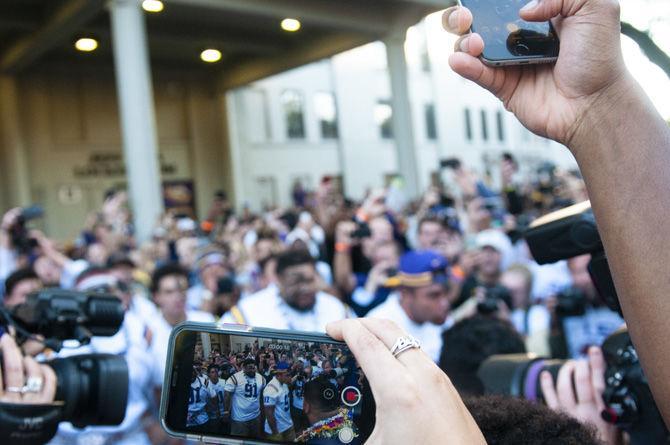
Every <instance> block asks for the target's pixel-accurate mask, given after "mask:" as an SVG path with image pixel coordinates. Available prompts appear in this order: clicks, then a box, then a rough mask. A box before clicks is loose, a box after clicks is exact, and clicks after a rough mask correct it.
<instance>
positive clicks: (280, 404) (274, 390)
mask: <svg viewBox="0 0 670 445" xmlns="http://www.w3.org/2000/svg"><path fill="white" fill-rule="evenodd" d="M263 403H264V404H265V406H274V407H275V419H276V421H277V430H278V431H279V432H280V433H283V432H284V431H286V430H287V429H289V428H291V427H292V426H293V419H291V402H290V400H289V389H288V385H286V384H284V383H280V382H279V380H277V378H276V377H275V378H274V379H272V380H271V381H270V383H268V386H266V387H265V391H263ZM265 432H266V433H268V434H272V430H271V429H270V424H269V423H268V421H267V420H265Z"/></svg>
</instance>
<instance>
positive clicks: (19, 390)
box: [5, 386, 23, 394]
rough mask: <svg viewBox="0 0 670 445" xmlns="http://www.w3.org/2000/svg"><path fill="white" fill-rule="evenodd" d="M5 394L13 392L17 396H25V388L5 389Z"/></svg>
mask: <svg viewBox="0 0 670 445" xmlns="http://www.w3.org/2000/svg"><path fill="white" fill-rule="evenodd" d="M5 392H13V393H16V394H23V388H19V387H18V386H8V387H7V388H5Z"/></svg>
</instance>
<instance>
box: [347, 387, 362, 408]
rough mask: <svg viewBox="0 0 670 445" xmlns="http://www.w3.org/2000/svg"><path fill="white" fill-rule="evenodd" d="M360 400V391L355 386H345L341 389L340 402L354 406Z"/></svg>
mask: <svg viewBox="0 0 670 445" xmlns="http://www.w3.org/2000/svg"><path fill="white" fill-rule="evenodd" d="M360 401H361V391H360V390H359V389H358V388H356V387H355V386H347V387H346V388H344V390H343V391H342V403H344V404H345V405H347V406H356V405H358V404H359V403H360Z"/></svg>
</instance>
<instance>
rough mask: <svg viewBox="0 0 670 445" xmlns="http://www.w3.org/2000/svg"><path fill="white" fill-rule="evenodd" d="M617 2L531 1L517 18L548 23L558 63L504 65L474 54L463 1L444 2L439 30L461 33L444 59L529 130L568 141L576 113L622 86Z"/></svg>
mask: <svg viewBox="0 0 670 445" xmlns="http://www.w3.org/2000/svg"><path fill="white" fill-rule="evenodd" d="M619 8H620V7H619V2H618V1H616V0H542V1H536V2H530V3H529V4H528V5H527V6H526V7H525V8H524V9H523V10H522V11H521V18H523V19H524V20H528V21H533V22H544V21H547V20H552V21H553V23H554V26H555V28H556V30H557V32H558V35H559V37H560V40H561V50H560V55H559V57H558V61H557V63H556V64H555V65H551V64H543V65H534V66H522V67H519V66H514V67H503V68H492V67H489V66H487V65H485V64H484V63H483V62H482V61H481V60H480V59H478V56H479V55H481V54H482V52H483V50H484V41H483V40H482V37H481V36H480V35H479V34H467V33H468V31H469V29H470V26H471V25H472V13H471V12H470V11H469V10H468V9H466V8H462V7H453V8H449V9H448V10H447V11H445V13H444V15H443V24H444V27H445V29H446V30H448V31H450V32H452V33H455V34H459V35H463V37H461V38H460V39H459V40H458V42H456V51H457V52H456V53H455V54H453V55H452V56H451V57H450V58H449V64H450V65H451V67H452V68H453V70H454V71H456V72H457V73H458V74H460V75H461V76H463V77H465V78H467V79H469V80H472V81H474V82H476V83H478V84H479V85H481V86H482V87H484V88H486V89H488V90H490V91H491V92H492V93H493V94H494V95H496V96H497V97H498V98H499V99H500V100H501V101H503V103H504V104H505V107H506V108H507V109H508V110H510V111H512V112H513V113H514V114H515V115H516V116H517V117H518V118H519V120H520V121H521V122H522V123H523V124H524V125H525V126H526V127H527V128H528V129H530V130H531V131H533V132H534V133H536V134H538V135H541V136H546V137H549V138H551V139H554V140H556V141H558V142H561V143H563V144H566V145H568V146H570V145H571V144H570V143H571V141H572V139H573V138H574V137H575V134H576V133H578V132H579V130H580V126H581V124H582V123H583V121H584V119H583V117H584V116H585V115H586V114H588V113H598V112H600V111H599V110H600V108H599V106H601V105H602V102H603V101H606V100H608V99H609V98H610V97H612V96H617V95H619V92H621V91H625V90H626V89H627V88H628V83H629V78H630V76H629V75H628V74H627V71H626V68H625V65H624V61H623V56H622V54H621V44H620V37H619V35H620V32H621V25H620V23H619ZM596 17H597V18H598V20H594V18H596ZM596 105H598V106H596ZM594 116H595V114H594ZM588 130H589V129H586V128H584V129H583V131H588Z"/></svg>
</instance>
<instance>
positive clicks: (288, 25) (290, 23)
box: [281, 18, 302, 32]
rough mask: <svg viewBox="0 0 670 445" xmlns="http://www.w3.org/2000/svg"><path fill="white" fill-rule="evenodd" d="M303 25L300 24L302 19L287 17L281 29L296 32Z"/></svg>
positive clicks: (282, 22)
mask: <svg viewBox="0 0 670 445" xmlns="http://www.w3.org/2000/svg"><path fill="white" fill-rule="evenodd" d="M301 26H302V25H301V24H300V20H297V19H290V18H286V19H284V20H282V21H281V29H283V30H284V31H288V32H296V31H297V30H299V29H300V27H301Z"/></svg>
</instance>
